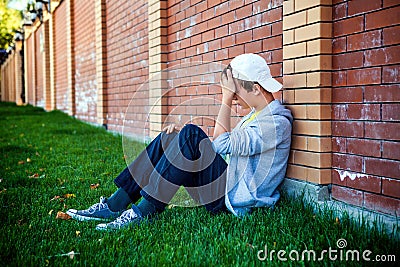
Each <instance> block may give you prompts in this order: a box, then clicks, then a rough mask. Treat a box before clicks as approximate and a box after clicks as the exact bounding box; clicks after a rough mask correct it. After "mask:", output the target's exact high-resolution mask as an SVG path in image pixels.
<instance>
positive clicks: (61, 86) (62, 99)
mask: <svg viewBox="0 0 400 267" xmlns="http://www.w3.org/2000/svg"><path fill="white" fill-rule="evenodd" d="M65 11H66V8H65V2H62V3H61V4H60V6H59V7H58V8H57V9H56V10H55V12H54V32H55V35H54V61H55V63H54V68H55V70H54V76H55V81H56V82H55V83H54V86H55V95H56V96H55V97H56V109H58V110H62V111H64V112H67V111H68V95H67V94H68V80H67V60H68V59H67V33H66V32H67V31H66V28H67V24H66V16H65Z"/></svg>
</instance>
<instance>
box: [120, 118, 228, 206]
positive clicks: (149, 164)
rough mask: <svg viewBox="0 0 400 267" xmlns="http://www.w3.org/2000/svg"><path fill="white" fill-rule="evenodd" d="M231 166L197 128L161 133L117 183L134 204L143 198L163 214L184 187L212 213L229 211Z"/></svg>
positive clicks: (187, 126)
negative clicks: (227, 192) (226, 190)
mask: <svg viewBox="0 0 400 267" xmlns="http://www.w3.org/2000/svg"><path fill="white" fill-rule="evenodd" d="M226 169H227V163H226V162H225V160H224V159H223V158H222V157H221V156H220V155H219V154H217V153H215V151H214V149H213V147H212V144H211V141H210V139H209V138H208V136H207V135H206V134H205V133H204V132H203V131H202V130H201V129H200V128H199V127H197V126H195V125H192V124H189V125H186V126H185V127H184V128H183V129H182V130H181V131H180V132H179V134H178V133H171V134H166V133H165V132H162V133H160V134H159V135H158V136H157V137H156V138H155V139H154V140H153V141H152V142H151V143H150V144H149V145H148V146H147V147H146V149H145V150H143V151H142V152H141V153H140V154H139V156H138V157H137V158H136V159H135V160H134V161H133V162H132V163H131V164H130V165H129V166H128V167H127V168H125V169H124V170H123V171H122V172H121V173H120V174H119V175H118V177H117V178H116V179H115V180H114V182H115V184H116V185H117V186H118V187H120V188H122V189H124V190H125V191H126V192H127V193H128V195H129V197H130V198H131V200H132V202H133V203H135V202H136V201H137V200H139V199H140V197H141V196H143V197H144V198H145V199H146V200H148V201H150V202H151V203H152V204H154V205H155V207H156V208H157V209H158V210H159V211H162V210H164V209H165V206H166V205H167V204H168V203H169V202H170V200H171V199H172V197H173V196H174V195H175V193H176V191H177V190H178V189H179V187H180V186H184V187H185V189H186V190H187V192H188V193H189V194H190V196H191V197H192V198H193V199H194V200H196V201H198V202H199V203H200V204H201V205H203V206H205V207H206V209H207V210H208V211H210V212H212V213H219V212H221V211H226V210H227V208H226V206H225V198H224V196H225V185H226Z"/></svg>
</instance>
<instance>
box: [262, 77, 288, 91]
mask: <svg viewBox="0 0 400 267" xmlns="http://www.w3.org/2000/svg"><path fill="white" fill-rule="evenodd" d="M258 83H259V84H260V85H261V86H262V87H263V88H264V89H265V90H267V91H268V92H270V93H276V92H278V91H279V90H281V89H282V84H281V83H280V82H278V81H277V80H275V79H274V78H269V79H266V80H264V81H258Z"/></svg>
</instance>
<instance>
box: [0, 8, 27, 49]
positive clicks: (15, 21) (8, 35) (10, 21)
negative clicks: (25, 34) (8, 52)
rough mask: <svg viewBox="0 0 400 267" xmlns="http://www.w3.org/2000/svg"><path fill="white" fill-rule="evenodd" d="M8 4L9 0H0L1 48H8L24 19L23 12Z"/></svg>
mask: <svg viewBox="0 0 400 267" xmlns="http://www.w3.org/2000/svg"><path fill="white" fill-rule="evenodd" d="M7 4H8V1H7V0H0V49H6V48H7V47H8V46H9V45H10V44H11V43H12V41H13V38H14V33H15V31H16V30H17V29H18V28H19V27H20V26H21V20H22V14H21V12H20V11H18V10H14V9H10V8H8V7H7Z"/></svg>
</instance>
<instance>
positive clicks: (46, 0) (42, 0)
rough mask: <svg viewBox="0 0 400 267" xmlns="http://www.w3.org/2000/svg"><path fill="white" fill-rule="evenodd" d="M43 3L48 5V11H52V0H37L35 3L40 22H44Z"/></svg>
mask: <svg viewBox="0 0 400 267" xmlns="http://www.w3.org/2000/svg"><path fill="white" fill-rule="evenodd" d="M43 5H45V6H46V8H47V12H49V13H50V10H51V9H50V0H37V1H36V3H35V9H36V11H37V14H38V17H39V20H40V22H43Z"/></svg>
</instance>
